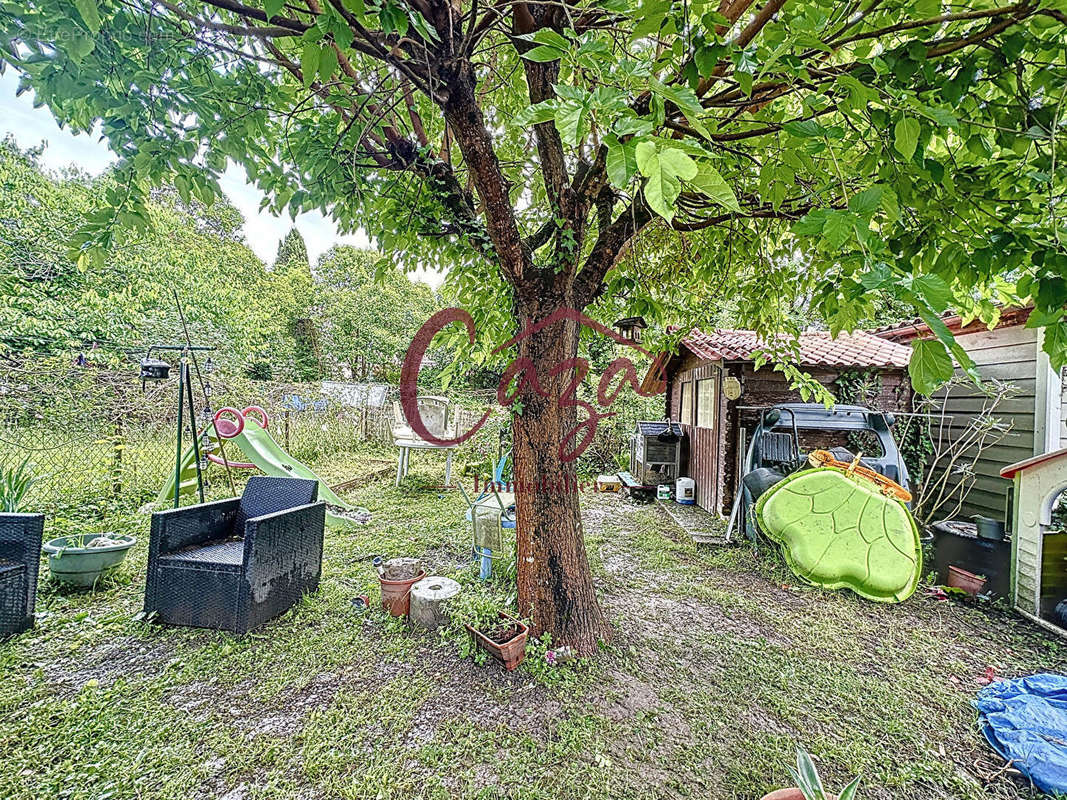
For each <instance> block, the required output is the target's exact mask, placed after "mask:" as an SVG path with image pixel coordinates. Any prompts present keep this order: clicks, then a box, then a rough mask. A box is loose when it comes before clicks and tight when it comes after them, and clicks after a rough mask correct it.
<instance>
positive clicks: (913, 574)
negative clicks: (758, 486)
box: [756, 467, 922, 603]
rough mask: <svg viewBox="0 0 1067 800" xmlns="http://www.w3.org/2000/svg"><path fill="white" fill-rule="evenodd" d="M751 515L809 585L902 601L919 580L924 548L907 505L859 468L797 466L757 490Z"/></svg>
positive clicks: (868, 596)
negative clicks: (851, 470)
mask: <svg viewBox="0 0 1067 800" xmlns="http://www.w3.org/2000/svg"><path fill="white" fill-rule="evenodd" d="M756 519H757V521H758V522H759V526H760V528H761V529H762V530H763V532H764V533H766V534H767V536H769V537H770V538H771V539H773V540H774V541H775V542H777V543H778V544H779V545H781V547H782V552H783V554H784V555H785V560H786V563H787V564H788V565H789V568H790V569H792V570H793V572H794V573H796V575H797V576H798V577H799V578H801V579H803V580H805V581H807V582H808V583H811V584H812V585H814V586H818V587H820V588H823V589H851V590H852V591H854V592H855V593H856V594H858V595H860V596H861V597H865V598H867V599H868V600H875V601H878V602H882V603H900V602H903V601H904V600H906V599H907V598H908V597H910V596H911V594H912V593H913V592H914V591H915V587H916V586H917V585H918V583H919V576H920V574H921V573H922V549H921V546H920V544H919V530H918V528H917V527H916V525H915V520H914V518H913V517H912V516H911V512H910V511H908V507H907V506H905V505H904V503H902V502H901V501H900V500H898V499H897V498H895V497H889V496H886V495H885V494H883V493H882V492H880V491H879V490H878V488H877V487H876V486H875V485H874V484H873V483H872V482H871V481H869V480H867V479H865V478H863V477H861V476H859V475H847V474H845V472H843V471H842V470H839V469H833V468H830V467H822V468H817V469H809V470H804V471H802V472H796V473H794V474H792V475H790V476H789V477H788V478H786V479H785V480H783V481H781V482H780V483H777V484H775V485H774V486H773V487H771V488H770V489H768V490H767V491H766V492H765V493H764V494H762V495H761V496H760V498H759V500H757V501H756Z"/></svg>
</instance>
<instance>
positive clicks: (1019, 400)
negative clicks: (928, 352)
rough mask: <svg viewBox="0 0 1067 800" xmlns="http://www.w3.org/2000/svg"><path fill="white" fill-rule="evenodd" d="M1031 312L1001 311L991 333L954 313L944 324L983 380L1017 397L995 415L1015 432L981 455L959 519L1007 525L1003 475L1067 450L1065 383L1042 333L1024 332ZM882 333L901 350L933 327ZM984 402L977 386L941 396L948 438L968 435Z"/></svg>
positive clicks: (898, 328) (918, 324) (1002, 404)
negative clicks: (1003, 384) (1002, 384)
mask: <svg viewBox="0 0 1067 800" xmlns="http://www.w3.org/2000/svg"><path fill="white" fill-rule="evenodd" d="M1031 310H1032V309H1030V308H1011V309H1004V310H1003V311H1002V312H1001V315H1000V319H999V320H998V322H997V324H996V325H995V326H994V327H993V328H992V329H990V328H989V327H988V326H987V325H986V324H984V323H982V322H980V321H978V320H974V321H970V322H967V321H965V320H963V319H962V318H961V317H960V316H958V315H955V314H947V315H945V316H944V317H943V318H942V319H943V321H944V322H945V324H946V325H947V326H948V328H949V330H951V331H952V333H953V334H954V335H955V337H956V341H957V342H959V344H960V345H961V346H962V347H963V349H964V350H966V351H967V353H968V354H969V355H970V356H971V358H972V359H973V360H974V362H975V364H976V366H977V367H978V372H979V374H980V375H981V376H982V378H983V379H984V380H987V381H989V380H999V381H1007V382H1010V383H1011V384H1013V385H1014V386H1015V390H1016V391H1015V393H1014V394H1013V395H1011V396H1010V397H1008V398H1006V399H1004V400H1002V401H1001V402H1000V403H999V404H998V405H997V407H996V409H995V410H994V411H993V415H994V416H996V417H997V418H998V419H1000V420H1001V421H1002V422H1003V423H1004V424H1005V425H1006V426H1010V430H1009V431H1008V432H1007V434H1006V435H1005V436H1004V437H1003V438H1002V439H1000V440H999V441H998V442H996V443H995V444H994V445H992V446H990V447H988V448H985V449H983V450H982V452H980V453H978V454H977V460H976V462H975V464H974V468H973V469H974V471H975V473H976V476H975V483H974V486H972V487H971V488H970V489H969V490H968V492H967V496H966V498H965V499H964V503H963V506H962V508H961V511H960V516H969V515H971V514H983V515H986V516H990V517H994V518H995V519H1005V517H1006V504H1007V499H1008V489H1009V487H1010V486H1011V481H1009V480H1007V479H1005V478H1003V477H1001V470H1002V469H1003V468H1004V467H1006V466H1008V465H1009V464H1015V463H1016V462H1020V461H1024V460H1025V459H1028V458H1031V457H1033V456H1039V455H1042V454H1044V453H1050V452H1053V451H1055V450H1059V449H1061V448H1063V447H1067V425H1065V420H1067V415H1065V412H1067V403H1064V402H1063V391H1064V386H1063V380H1062V379H1061V376H1060V374H1059V373H1058V372H1057V371H1056V370H1054V369H1052V367H1051V366H1050V364H1049V360H1048V356H1047V355H1045V353H1044V351H1043V350H1042V346H1043V343H1044V342H1043V338H1042V337H1043V329H1041V328H1028V327H1027V326H1026V323H1027V320H1028V319H1029V317H1030V312H1031ZM877 334H878V335H879V336H880V337H882V338H883V339H886V340H887V341H891V342H898V343H900V344H910V343H911V342H912V341H914V340H915V339H921V338H928V337H930V336H931V335H932V334H931V333H930V328H929V326H928V325H926V324H925V323H924V322H922V321H921V320H914V321H912V322H909V323H906V324H903V325H898V326H895V327H892V328H886V329H882V330H879V331H877ZM941 394H942V395H944V392H942V393H941ZM982 400H983V396H982V393H981V391H980V390H979V389H978V388H977V387H974V386H973V385H967V384H964V385H961V386H957V387H953V389H952V392H951V394H950V395H948V396H945V397H944V406H945V415H946V420H947V430H948V435H949V436H955V437H959V436H961V435H963V434H964V433H965V431H966V428H967V423H968V421H969V419H970V417H971V416H973V415H974V414H975V413H976V412H978V411H980V410H981V408H982ZM1007 521H1010V520H1007Z"/></svg>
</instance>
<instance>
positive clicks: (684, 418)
mask: <svg viewBox="0 0 1067 800" xmlns="http://www.w3.org/2000/svg"><path fill="white" fill-rule="evenodd" d="M681 391H682V398H681V403H680V408H681V412H680V415H679V418H678V421H679V422H681V423H683V424H685V425H692V424H693V384H692V383H690V382H688V381H687V382H685V383H683V384H682V386H681Z"/></svg>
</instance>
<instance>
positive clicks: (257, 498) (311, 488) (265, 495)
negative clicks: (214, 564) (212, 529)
mask: <svg viewBox="0 0 1067 800" xmlns="http://www.w3.org/2000/svg"><path fill="white" fill-rule="evenodd" d="M318 496H319V483H318V481H312V480H306V479H304V478H275V477H272V476H270V475H253V476H252V477H251V478H249V479H248V485H247V486H246V487H245V490H244V493H243V494H242V495H241V503H240V505H239V506H238V508H237V520H236V524H235V525H234V531H235V532H237V533H244V529H245V523H246V522H247V521H248V520H250V519H251V518H253V517H262V516H263V515H264V514H276V513H277V512H279V511H285V510H286V509H288V508H296V507H297V506H305V505H307V504H308V503H314V502H315V500H316V499H318Z"/></svg>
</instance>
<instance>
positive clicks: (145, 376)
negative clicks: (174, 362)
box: [139, 356, 170, 381]
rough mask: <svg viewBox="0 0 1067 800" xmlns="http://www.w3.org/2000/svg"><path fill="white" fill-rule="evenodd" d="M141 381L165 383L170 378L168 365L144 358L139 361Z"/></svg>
mask: <svg viewBox="0 0 1067 800" xmlns="http://www.w3.org/2000/svg"><path fill="white" fill-rule="evenodd" d="M139 377H140V378H141V380H142V381H165V380H166V379H167V378H168V377H170V364H168V363H167V362H166V361H160V360H159V359H158V358H151V357H149V356H145V357H144V358H142V359H141V372H140V376H139Z"/></svg>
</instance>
